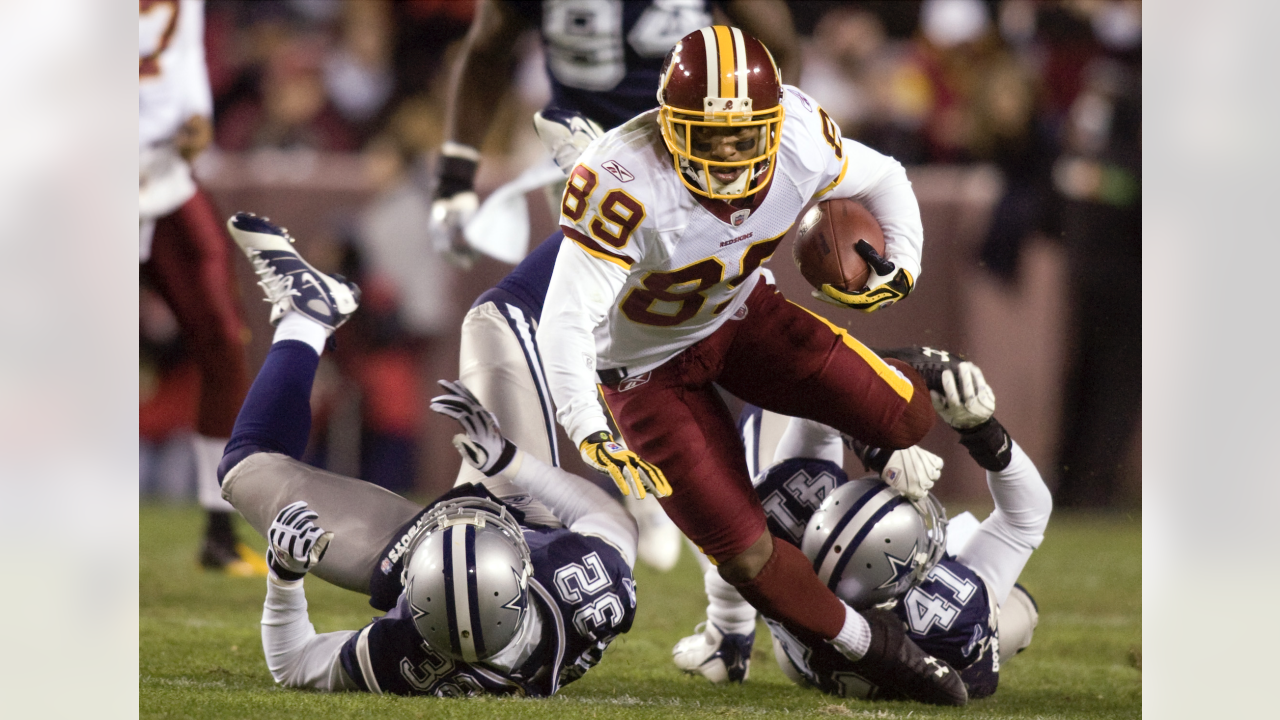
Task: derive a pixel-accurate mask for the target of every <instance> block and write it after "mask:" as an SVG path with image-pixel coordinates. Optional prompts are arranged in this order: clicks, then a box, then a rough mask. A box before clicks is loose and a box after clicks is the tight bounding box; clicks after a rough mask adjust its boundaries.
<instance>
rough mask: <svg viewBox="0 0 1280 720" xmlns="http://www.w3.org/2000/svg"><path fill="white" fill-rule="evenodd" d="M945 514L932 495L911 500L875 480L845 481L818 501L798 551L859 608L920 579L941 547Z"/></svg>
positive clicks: (889, 596) (898, 592) (897, 594)
mask: <svg viewBox="0 0 1280 720" xmlns="http://www.w3.org/2000/svg"><path fill="white" fill-rule="evenodd" d="M946 518H947V515H946V510H945V509H944V508H943V507H942V503H940V502H938V499H937V498H935V497H934V496H933V495H927V496H925V497H924V498H923V499H921V500H919V501H916V502H911V501H910V500H907V498H905V497H903V495H902V493H900V492H898V491H897V490H894V489H893V488H891V487H889V486H888V485H885V484H884V483H882V482H880V480H879V478H874V477H870V478H861V479H858V480H851V481H849V482H847V483H845V484H844V485H841V486H840V487H838V488H836V490H835V491H834V492H832V493H831V494H830V495H828V496H827V497H826V499H824V500H823V501H822V505H820V506H819V507H818V510H817V512H815V513H814V514H813V517H811V518H810V519H809V524H808V525H807V526H806V527H805V530H804V536H803V537H802V538H801V541H800V549H801V550H802V551H803V552H804V554H805V555H806V556H807V557H808V558H809V560H810V561H812V562H813V569H814V570H815V571H816V572H817V573H818V577H819V578H820V579H821V580H822V582H824V583H826V584H827V587H829V588H831V590H832V592H834V593H835V594H836V596H837V597H839V598H840V599H841V600H844V601H845V602H846V603H848V604H849V605H850V606H852V607H854V608H857V609H863V608H867V607H870V606H872V605H876V604H879V603H882V602H885V601H887V600H891V599H893V598H897V597H901V596H902V594H903V593H905V592H906V591H908V590H910V589H911V588H913V587H915V586H916V585H919V584H920V583H921V582H922V581H923V580H924V577H925V575H928V574H929V571H930V570H932V569H933V567H934V566H935V565H937V564H938V561H939V560H941V559H942V555H943V553H944V552H945V551H946V547H947V520H946Z"/></svg>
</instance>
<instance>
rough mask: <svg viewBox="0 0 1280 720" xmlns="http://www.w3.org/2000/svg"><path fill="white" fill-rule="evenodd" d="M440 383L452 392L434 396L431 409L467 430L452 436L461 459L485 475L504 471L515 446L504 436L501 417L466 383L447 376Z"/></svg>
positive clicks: (514, 450) (514, 452)
mask: <svg viewBox="0 0 1280 720" xmlns="http://www.w3.org/2000/svg"><path fill="white" fill-rule="evenodd" d="M439 383H440V387H442V388H444V389H445V390H448V391H449V393H448V394H447V395H438V396H436V397H433V398H431V409H432V410H434V411H436V412H438V413H440V414H441V415H448V416H449V417H451V418H453V419H454V420H457V421H458V424H459V425H461V426H462V429H463V430H465V431H466V433H465V434H462V433H459V434H457V435H454V436H453V446H454V447H455V448H457V449H458V453H459V454H461V455H462V459H464V460H466V461H467V464H468V465H470V466H471V467H473V468H475V469H477V470H479V471H480V472H482V473H484V474H485V476H486V477H492V476H494V475H497V474H498V473H500V472H502V471H503V470H504V469H506V467H507V465H510V464H511V459H512V458H514V457H515V455H516V446H515V445H514V444H513V443H512V442H511V441H510V440H508V439H506V438H505V437H503V435H502V430H501V429H500V428H499V427H498V419H497V418H495V417H494V416H493V413H491V412H489V411H488V410H486V409H485V407H484V405H481V404H480V400H479V399H477V398H476V396H475V395H472V394H471V391H470V390H468V389H467V386H466V385H463V384H462V383H461V382H458V381H454V382H450V381H448V380H440V381H439Z"/></svg>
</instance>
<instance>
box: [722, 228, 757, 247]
mask: <svg viewBox="0 0 1280 720" xmlns="http://www.w3.org/2000/svg"><path fill="white" fill-rule="evenodd" d="M739 224H741V223H739ZM754 234H755V233H747V234H746V235H739V236H738V237H736V238H734V239H732V240H725V241H724V242H722V243H720V247H729V246H730V245H732V244H734V243H737V242H742V241H743V240H746V239H748V238H750V237H751V236H752V235H754Z"/></svg>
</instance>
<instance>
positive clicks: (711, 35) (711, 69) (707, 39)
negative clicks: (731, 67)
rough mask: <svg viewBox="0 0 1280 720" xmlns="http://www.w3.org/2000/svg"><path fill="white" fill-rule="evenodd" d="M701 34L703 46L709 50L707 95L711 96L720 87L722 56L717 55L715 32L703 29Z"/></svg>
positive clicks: (706, 28) (707, 28)
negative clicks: (720, 58)
mask: <svg viewBox="0 0 1280 720" xmlns="http://www.w3.org/2000/svg"><path fill="white" fill-rule="evenodd" d="M700 32H701V33H702V44H703V46H704V47H705V48H706V50H707V94H708V95H710V94H711V93H714V92H715V91H716V88H718V87H720V60H719V57H720V56H719V54H718V53H716V34H715V32H714V31H713V30H712V29H711V28H709V27H704V28H702V30H701V31H700Z"/></svg>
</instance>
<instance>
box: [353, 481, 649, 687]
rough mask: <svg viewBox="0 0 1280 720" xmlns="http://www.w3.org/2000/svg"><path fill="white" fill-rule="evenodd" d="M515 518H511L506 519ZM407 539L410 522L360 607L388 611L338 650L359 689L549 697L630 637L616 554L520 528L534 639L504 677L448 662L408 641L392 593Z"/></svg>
mask: <svg viewBox="0 0 1280 720" xmlns="http://www.w3.org/2000/svg"><path fill="white" fill-rule="evenodd" d="M459 494H479V495H481V496H484V495H488V493H487V491H485V490H484V488H482V487H480V486H460V487H458V488H454V490H453V491H450V493H449V496H450V497H455V496H457V495H459ZM488 496H489V497H490V498H491V499H492V497H493V496H491V495H488ZM509 509H510V508H509ZM517 512H518V511H516V510H513V515H514V514H515V513H517ZM517 519H520V518H519V517H518V518H517ZM416 520H417V519H415V522H416ZM411 531H416V525H415V524H414V523H412V522H411V523H410V524H409V525H408V526H407V527H406V533H405V536H406V537H404V538H400V539H398V540H396V541H393V542H392V543H391V544H390V546H389V547H388V549H387V551H386V553H385V554H384V557H383V563H382V565H384V566H386V567H385V570H386V572H384V568H383V567H379V568H377V569H375V571H374V574H373V579H374V580H375V581H377V583H376V584H375V585H374V587H373V588H372V592H373V595H372V596H371V598H370V601H369V602H370V604H372V605H374V607H380V606H389V607H390V611H389V612H388V613H387V614H386V615H384V616H383V617H380V618H376V619H375V620H374V621H373V622H371V623H370V624H369V625H367V626H365V627H364V629H362V630H361V631H360V632H358V633H356V634H355V635H353V636H352V637H351V638H350V639H349V640H348V641H347V642H346V644H345V645H343V647H342V651H341V659H342V667H343V669H344V670H346V672H347V674H348V675H350V676H351V678H352V679H353V680H355V682H356V684H357V685H359V686H360V687H361V688H362V689H364V690H368V691H370V692H375V693H391V694H396V695H436V696H441V697H449V696H455V695H479V694H493V695H509V694H521V695H531V696H545V695H552V694H554V693H555V692H556V691H557V690H559V689H560V687H562V686H563V685H566V684H568V683H570V682H573V681H574V680H577V679H578V678H579V677H582V674H583V673H585V672H586V671H587V670H589V669H590V668H591V667H592V666H594V665H595V664H596V663H597V662H599V661H600V658H601V656H602V655H603V654H604V650H605V648H607V647H608V645H609V643H610V642H611V641H612V640H613V638H615V637H617V635H618V634H620V633H624V632H627V631H628V630H630V629H631V623H632V621H633V620H634V619H635V610H636V591H635V582H634V580H633V579H632V576H631V568H630V567H628V566H627V563H626V561H625V560H624V559H623V558H622V555H621V553H619V552H618V551H617V549H615V548H614V547H613V546H612V545H610V544H609V543H607V542H605V541H604V540H601V539H600V538H597V537H594V536H589V535H580V534H578V533H575V532H572V531H570V530H566V529H563V528H561V529H549V528H542V527H537V528H532V527H527V526H526V528H525V530H524V536H525V540H526V541H527V542H528V543H529V550H530V553H531V555H532V561H533V577H532V578H530V580H529V595H530V598H531V601H532V602H531V605H532V606H535V607H536V608H537V612H538V615H539V617H540V618H541V622H542V638H541V640H540V641H539V643H538V645H537V646H536V647H535V648H534V650H533V651H532V653H531V654H530V656H529V658H528V659H527V660H526V661H524V662H523V663H522V664H521V665H520V666H519V667H517V668H515V669H514V670H512V671H511V672H500V671H497V670H494V669H492V668H489V667H486V666H485V665H484V664H483V663H477V664H468V663H465V662H462V661H459V660H453V659H451V658H448V657H446V656H445V655H443V654H441V653H439V652H436V650H435V649H433V648H432V647H431V646H430V645H428V644H427V643H426V642H425V641H424V640H423V639H422V636H421V635H420V634H419V633H418V630H417V628H416V627H415V626H414V624H413V616H412V614H411V613H410V611H409V607H408V599H407V596H406V595H405V594H404V592H403V586H402V585H400V576H401V572H400V569H401V568H402V567H403V563H404V558H403V557H402V555H403V549H404V547H407V543H408V540H411V539H412V537H413V535H414V534H416V532H411ZM402 545H403V546H404V547H402ZM397 549H398V550H399V551H400V552H397ZM393 583H394V585H393ZM393 587H398V588H399V592H398V594H397V596H396V597H395V600H394V602H393V603H390V604H388V603H387V594H388V593H389V592H390V590H391V589H392V588H393Z"/></svg>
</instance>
